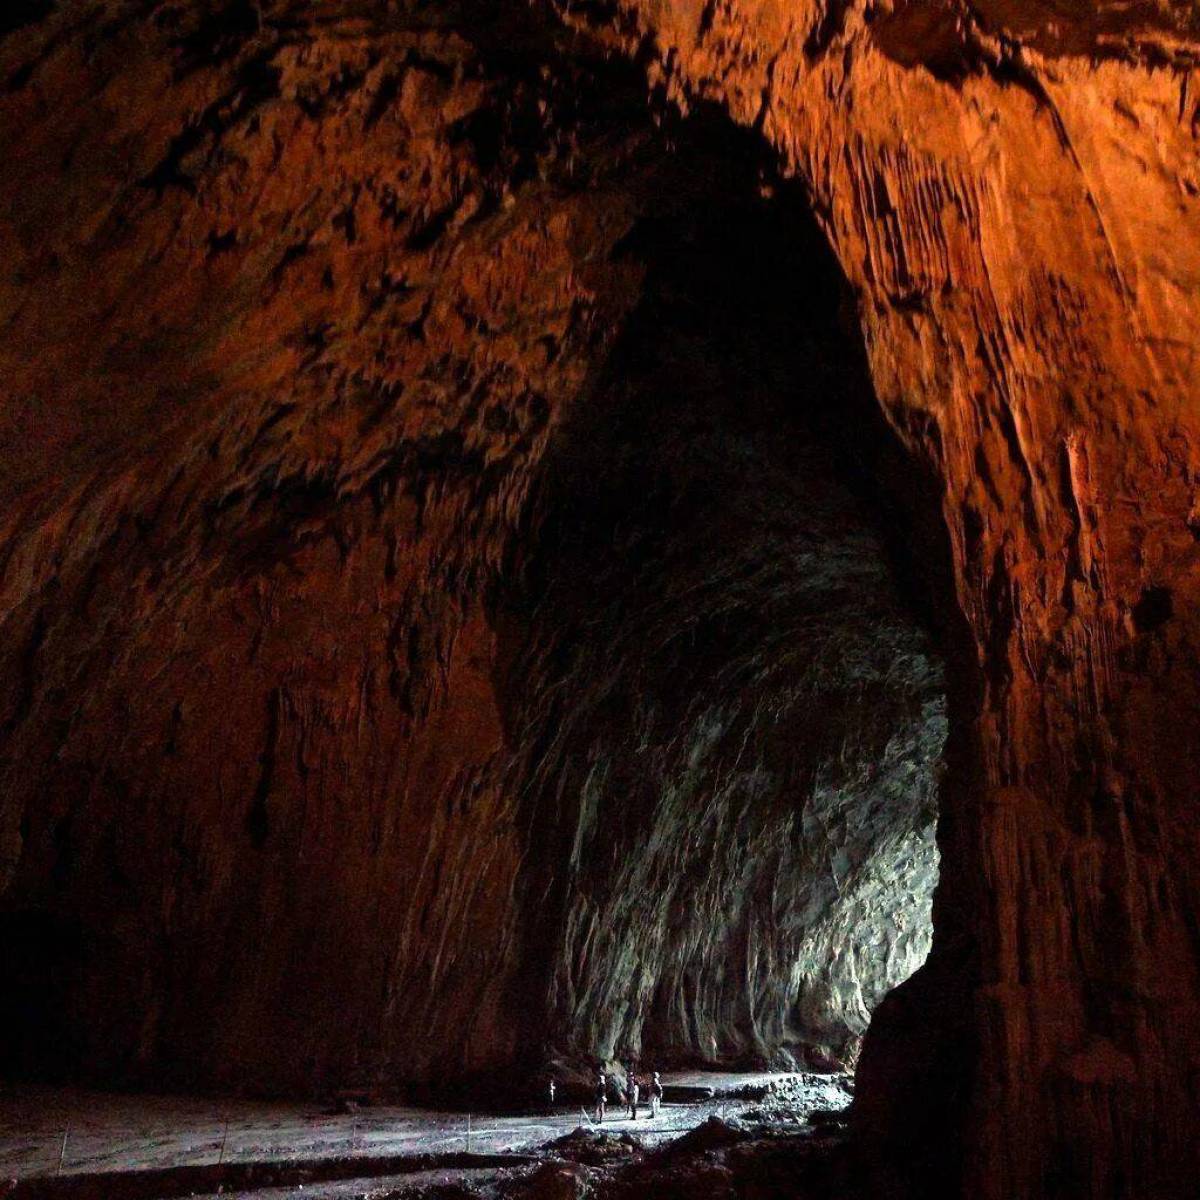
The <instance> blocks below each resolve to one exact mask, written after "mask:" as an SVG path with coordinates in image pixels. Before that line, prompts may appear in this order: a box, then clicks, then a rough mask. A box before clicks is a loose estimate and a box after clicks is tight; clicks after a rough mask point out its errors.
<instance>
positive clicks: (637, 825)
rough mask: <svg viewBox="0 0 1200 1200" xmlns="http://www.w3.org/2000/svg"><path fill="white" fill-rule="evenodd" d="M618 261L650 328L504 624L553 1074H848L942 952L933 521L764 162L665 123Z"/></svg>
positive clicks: (572, 474)
mask: <svg viewBox="0 0 1200 1200" xmlns="http://www.w3.org/2000/svg"><path fill="white" fill-rule="evenodd" d="M664 194H665V195H666V196H667V197H670V198H669V199H665V200H664V199H663V196H664ZM612 255H613V258H614V260H615V261H616V262H617V263H618V264H633V265H634V266H636V269H637V271H638V273H639V275H640V276H641V290H640V299H639V302H638V305H637V307H636V308H635V309H634V310H633V312H632V313H631V314H630V316H629V318H628V319H627V321H626V322H625V324H624V326H623V328H622V331H621V333H620V335H619V337H618V338H617V340H616V342H615V344H614V345H613V347H612V349H611V351H610V352H609V354H608V355H607V357H606V359H605V361H604V362H603V363H602V364H601V365H600V366H599V367H598V368H597V369H596V370H595V372H594V373H593V375H592V377H591V379H590V380H589V383H588V386H587V388H586V390H585V392H584V394H583V396H581V398H580V400H579V401H578V402H577V403H576V404H575V405H573V406H572V408H571V410H570V411H569V413H568V415H567V417H566V419H565V420H564V421H563V422H562V424H561V425H560V427H559V428H558V429H556V431H555V433H554V436H553V438H552V440H551V442H550V445H549V446H548V448H547V452H546V455H545V460H544V466H543V473H542V477H541V479H540V481H539V486H538V492H537V494H536V498H535V501H534V503H533V505H532V511H533V513H534V514H535V515H534V519H533V520H532V522H531V528H530V531H529V533H528V534H527V535H526V541H525V546H526V549H525V551H524V557H523V560H522V563H521V570H520V572H519V577H520V583H519V585H518V586H517V587H516V588H514V589H513V590H512V592H511V593H510V594H509V595H508V596H507V597H506V600H505V606H506V612H507V615H508V619H510V620H511V621H512V622H513V624H514V626H519V627H520V628H521V629H523V630H524V631H525V632H524V634H523V639H524V640H523V644H522V646H521V648H520V650H519V651H517V652H516V669H515V672H514V679H515V681H516V682H515V684H514V694H513V697H512V705H513V710H514V717H513V721H514V728H515V730H516V732H515V737H514V740H515V741H516V742H517V744H518V745H519V746H521V747H522V750H521V752H520V754H519V756H518V758H517V761H516V764H515V767H514V778H515V779H516V780H518V781H519V783H518V786H519V787H520V789H521V794H522V796H523V800H522V813H521V819H522V821H523V822H524V823H525V827H526V829H527V831H528V832H527V835H526V836H527V839H528V841H529V844H530V845H531V846H536V847H537V848H538V851H537V853H538V862H539V863H540V864H541V871H540V873H538V872H534V873H533V874H532V875H531V877H530V878H529V879H528V880H527V881H526V886H527V889H528V891H527V895H528V896H529V897H530V899H529V905H530V910H531V912H530V917H529V919H528V922H527V928H529V929H530V930H533V931H534V933H533V934H532V940H533V942H534V944H535V945H537V944H540V945H543V946H547V945H548V946H552V947H553V948H554V949H553V953H552V954H551V955H550V966H549V968H548V977H549V979H548V994H549V996H550V1005H551V1014H552V1022H553V1024H552V1026H551V1028H552V1033H551V1035H550V1050H551V1051H552V1053H554V1054H557V1055H559V1056H561V1057H562V1058H563V1059H565V1060H566V1061H580V1060H586V1059H591V1058H596V1059H599V1060H601V1061H618V1062H622V1063H628V1062H634V1063H643V1062H644V1063H649V1062H655V1063H661V1064H665V1065H671V1066H681V1065H706V1066H710V1067H711V1066H717V1067H722V1066H723V1067H726V1068H738V1067H740V1068H747V1067H757V1068H760V1069H761V1068H775V1069H780V1068H783V1069H793V1068H798V1067H799V1068H811V1067H817V1068H822V1069H834V1068H844V1067H846V1066H851V1067H852V1066H853V1064H854V1063H855V1061H856V1060H857V1055H858V1049H859V1045H860V1043H861V1039H862V1036H863V1033H864V1032H865V1029H866V1027H867V1024H868V1022H869V1020H870V1014H871V1013H872V1011H873V1010H874V1008H875V1007H876V1006H877V1004H878V1003H879V1001H880V1000H881V998H882V997H883V995H884V994H885V993H886V992H887V991H888V990H889V989H891V988H892V987H895V986H896V985H897V984H899V983H900V982H902V981H903V980H904V979H905V978H907V977H908V976H909V975H910V974H911V973H912V972H913V971H914V970H915V969H916V968H917V967H918V966H919V965H920V964H921V963H922V962H923V961H924V959H925V956H926V954H927V953H928V950H929V945H930V938H931V899H932V894H933V889H934V886H935V883H936V879H937V871H938V868H937V863H938V851H937V846H936V837H935V824H936V813H937V792H938V782H939V775H940V768H941V761H942V752H943V745H944V742H945V738H946V728H947V717H946V698H945V687H944V678H943V667H942V664H941V658H940V652H939V650H938V648H937V646H936V644H935V642H934V640H933V638H931V636H930V635H929V633H927V632H926V626H927V625H929V624H931V618H930V617H929V615H928V614H929V611H930V604H929V597H928V588H929V586H930V584H929V580H930V578H931V577H932V570H933V568H932V566H931V564H930V563H926V562H922V561H914V557H913V556H914V555H918V554H921V553H923V549H924V548H923V546H922V542H921V538H920V537H919V536H917V535H916V533H915V532H914V531H915V530H916V529H917V528H918V524H919V522H920V521H924V522H926V525H925V528H928V527H930V526H932V525H933V524H934V523H935V522H936V513H934V515H933V519H932V520H931V519H930V512H929V511H928V510H927V511H923V512H917V511H916V505H917V503H918V500H919V498H921V497H922V496H923V495H924V493H923V492H922V490H921V489H920V488H919V487H915V486H913V483H912V479H911V476H910V475H906V474H905V472H906V471H908V470H910V468H908V467H907V466H906V461H905V458H904V456H903V454H902V453H901V452H900V450H899V449H898V447H897V446H896V445H895V442H894V438H893V435H892V434H891V432H890V431H889V430H888V429H887V428H886V426H885V424H884V422H883V421H882V418H881V417H880V415H879V411H878V406H877V403H876V401H875V398H874V396H873V394H872V390H871V384H870V380H869V377H868V374H867V370H866V365H865V354H864V351H863V348H862V344H861V338H860V335H859V333H858V324H857V320H856V318H855V315H854V306H853V301H852V298H851V296H850V295H849V292H848V288H847V286H846V284H845V281H844V278H843V277H842V275H841V273H840V270H839V269H838V267H837V264H836V263H835V261H834V260H833V258H832V255H831V254H830V252H829V250H828V247H827V245H826V243H825V240H824V238H823V236H822V234H821V233H820V231H819V229H818V228H817V225H816V222H815V220H814V218H813V215H812V213H811V211H810V210H809V208H808V206H807V204H806V202H805V200H804V197H803V195H802V193H801V191H800V189H799V188H796V187H789V186H786V185H784V184H782V183H781V182H780V181H779V180H778V179H776V178H775V177H774V176H773V173H772V168H771V164H770V162H769V160H768V159H767V158H766V157H765V156H764V155H763V154H762V151H761V149H760V148H759V147H758V145H757V143H756V140H755V139H754V138H752V137H751V136H749V135H747V134H744V133H741V132H740V131H737V130H735V129H733V128H732V127H731V126H730V125H729V123H728V122H727V121H725V120H723V119H722V118H721V116H719V115H717V114H713V113H704V112H701V113H700V114H699V115H696V116H694V117H692V118H691V119H689V120H688V121H685V122H683V123H681V125H680V126H679V127H678V128H676V129H674V130H673V131H672V148H671V166H670V174H669V177H668V181H667V184H666V186H665V187H661V189H660V191H659V193H658V197H657V199H656V202H655V205H654V207H653V208H652V211H651V212H650V213H648V214H646V215H643V216H642V217H641V218H639V220H638V221H637V222H636V223H635V224H634V226H633V227H632V228H631V230H630V231H629V233H628V234H627V235H626V236H625V237H624V238H623V239H622V241H621V242H620V243H619V244H618V245H617V246H616V247H615V248H614V250H613V251H612ZM889 486H894V487H897V488H903V489H905V494H906V495H907V496H909V497H910V499H909V501H908V506H909V507H908V510H907V511H906V510H905V508H904V507H902V506H901V505H900V504H899V503H898V502H897V501H896V500H895V499H894V498H890V497H889V495H888V488H889ZM918 614H919V615H918ZM544 988H547V984H546V983H544V982H542V981H539V983H538V985H537V990H538V992H539V993H540V992H541V991H542V990H543V989H544Z"/></svg>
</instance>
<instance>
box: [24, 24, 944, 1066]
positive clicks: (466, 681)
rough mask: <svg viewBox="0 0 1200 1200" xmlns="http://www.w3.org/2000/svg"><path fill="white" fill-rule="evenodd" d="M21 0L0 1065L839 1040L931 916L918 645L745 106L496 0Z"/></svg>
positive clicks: (761, 1045)
mask: <svg viewBox="0 0 1200 1200" xmlns="http://www.w3.org/2000/svg"><path fill="white" fill-rule="evenodd" d="M22 11H25V10H22ZM27 16H28V17H29V20H28V21H27V22H25V23H20V22H18V23H17V25H16V27H15V28H11V29H9V30H8V31H7V36H6V37H5V39H4V41H3V42H0V79H3V80H4V81H5V82H4V92H3V95H2V96H0V139H2V144H0V157H2V158H3V160H4V161H5V163H6V164H7V165H6V175H5V181H4V191H3V208H2V214H3V215H2V218H0V254H2V257H3V261H4V262H5V264H6V267H5V271H4V277H3V285H2V290H0V327H2V330H3V334H2V336H0V377H2V378H3V379H4V405H3V417H2V420H3V426H2V429H0V437H2V439H3V441H2V446H3V461H4V468H5V469H4V473H3V479H2V484H0V486H2V487H3V500H4V503H5V517H4V527H3V537H2V543H0V544H2V547H3V550H2V553H3V558H2V561H3V584H2V586H3V592H2V600H0V616H2V619H3V642H2V646H0V653H2V654H3V656H4V657H3V662H2V664H0V680H2V681H3V688H4V691H3V707H2V710H0V719H2V721H3V743H2V746H3V749H2V757H0V794H2V795H3V800H4V803H3V810H2V821H3V826H2V832H0V854H2V859H0V862H2V864H3V865H2V870H3V875H2V885H3V889H4V890H3V912H2V914H0V925H2V927H3V935H4V937H3V944H4V946H5V953H6V956H7V957H9V960H10V961H12V962H13V963H14V964H15V970H14V972H13V974H14V977H15V979H16V986H15V987H14V988H13V989H11V990H10V992H9V994H8V1003H9V1005H10V1007H14V1006H15V1008H16V1009H17V1011H15V1012H10V1013H9V1014H8V1021H7V1027H8V1028H9V1029H13V1030H16V1031H17V1036H16V1037H15V1038H14V1039H13V1040H12V1043H11V1045H10V1046H9V1047H8V1048H7V1050H8V1053H7V1059H8V1063H9V1065H15V1066H17V1067H23V1068H26V1069H29V1068H35V1069H43V1070H44V1069H45V1068H46V1067H47V1065H49V1064H54V1063H56V1064H57V1065H59V1066H61V1067H62V1068H64V1069H67V1070H70V1071H75V1070H79V1069H84V1070H86V1071H88V1072H90V1073H92V1074H99V1075H101V1076H102V1077H105V1078H108V1079H119V1080H153V1081H155V1082H157V1083H163V1082H170V1083H176V1084H179V1083H183V1084H187V1085H189V1086H197V1085H203V1086H223V1087H238V1088H246V1087H250V1088H256V1089H267V1088H269V1089H277V1088H287V1089H295V1090H309V1089H312V1088H314V1087H320V1086H326V1085H331V1084H338V1083H344V1082H349V1081H361V1080H368V1081H380V1082H384V1083H388V1084H399V1083H434V1084H443V1085H444V1084H447V1083H450V1082H454V1081H458V1080H462V1079H470V1078H478V1077H480V1076H487V1075H492V1076H493V1077H494V1076H496V1075H497V1073H500V1072H507V1071H509V1070H510V1069H511V1068H512V1067H513V1066H514V1064H518V1063H519V1064H520V1065H521V1066H522V1068H524V1067H526V1066H527V1065H528V1063H529V1062H530V1061H531V1058H532V1056H534V1055H540V1054H541V1053H543V1052H544V1051H546V1050H547V1049H549V1050H551V1051H555V1052H561V1053H565V1054H567V1055H568V1056H570V1055H588V1056H590V1055H592V1054H601V1055H605V1054H609V1053H613V1052H620V1053H622V1054H629V1053H635V1052H637V1051H638V1050H639V1049H642V1048H644V1049H645V1050H647V1051H653V1052H654V1053H655V1054H657V1055H658V1056H659V1058H660V1059H662V1060H664V1061H665V1060H666V1059H667V1058H669V1057H674V1058H692V1059H694V1058H703V1059H713V1058H716V1059H721V1060H726V1061H728V1060H733V1059H738V1060H764V1059H772V1058H777V1057H779V1056H780V1055H789V1054H793V1053H809V1052H815V1053H817V1054H818V1055H825V1056H828V1055H830V1054H832V1055H840V1054H845V1053H849V1052H852V1050H853V1048H854V1044H855V1041H856V1039H857V1037H858V1036H859V1035H860V1034H861V1033H862V1030H863V1028H864V1026H865V1023H866V1020H867V1014H868V1011H869V1009H870V1008H871V1007H872V1006H873V1005H874V1004H875V1003H876V1002H877V1001H878V999H879V997H880V996H881V994H882V993H883V992H884V991H885V990H886V989H887V988H888V987H889V986H891V985H892V984H894V983H896V982H898V981H899V980H900V979H901V978H903V977H904V976H905V975H907V974H908V973H909V972H910V971H911V970H912V969H913V967H914V966H915V965H916V964H917V963H918V962H919V961H920V959H921V958H922V957H923V955H924V952H925V949H926V947H927V942H928V936H929V931H928V924H927V910H928V903H929V889H930V887H931V885H932V879H933V874H934V871H935V859H936V851H935V849H934V847H933V843H932V798H933V787H934V773H935V767H936V762H937V760H938V757H939V754H940V748H941V742H942V738H943V734H944V713H943V705H942V700H941V681H940V668H939V667H938V666H937V665H936V663H935V662H934V661H933V660H932V659H931V658H930V653H929V649H928V647H927V645H926V640H925V638H924V637H923V636H922V635H921V634H920V633H919V632H918V630H917V627H916V624H915V622H914V620H913V618H912V617H911V616H909V615H907V614H906V612H905V609H904V606H903V605H902V603H901V602H900V600H899V598H898V595H897V592H896V588H895V587H894V585H893V584H892V583H891V581H890V577H889V573H888V570H887V567H886V565H885V546H884V544H883V542H882V541H881V539H880V537H879V536H878V535H876V534H874V533H872V532H871V531H870V520H869V518H868V515H867V510H866V504H867V501H865V500H863V499H862V498H860V497H859V496H858V495H857V494H856V492H855V490H854V488H852V487H848V486H847V484H846V483H845V481H844V480H845V478H850V477H851V476H852V475H853V470H852V469H851V468H850V467H846V466H842V467H839V466H838V465H837V464H836V463H835V462H834V459H835V458H836V457H837V456H838V455H839V454H840V455H843V457H845V458H846V459H847V462H849V463H851V467H852V466H853V462H855V461H857V462H859V464H860V465H859V467H858V470H859V473H860V475H861V474H862V473H863V471H864V470H866V471H869V462H868V460H869V458H870V452H869V451H870V446H871V445H873V444H874V443H873V441H872V439H873V438H874V437H875V435H871V436H870V437H867V438H865V441H866V443H867V447H864V446H862V445H859V446H857V447H856V448H855V449H856V451H857V453H856V454H851V453H850V451H849V450H848V449H846V448H843V449H842V450H838V449H836V448H835V447H833V444H832V443H831V442H830V439H829V437H828V426H829V425H830V424H831V420H830V417H831V414H834V413H836V412H837V411H839V410H840V409H841V408H843V407H851V406H857V409H858V410H861V409H863V408H864V407H867V406H866V405H865V401H866V400H867V399H868V390H867V389H868V384H867V381H866V378H865V367H864V362H863V359H862V355H861V350H856V346H857V345H858V343H857V341H856V337H854V336H850V335H849V334H848V333H847V332H846V328H845V326H844V324H840V323H839V311H840V309H841V308H842V307H843V302H844V296H843V295H842V293H841V291H840V290H839V289H840V287H841V283H840V277H839V275H838V273H837V271H836V269H834V268H833V266H832V263H831V260H830V259H829V256H828V252H827V249H826V248H825V247H824V246H823V245H822V244H821V242H820V241H819V239H817V238H814V237H813V236H812V233H811V231H810V230H809V218H808V216H807V215H806V214H807V210H806V208H805V207H804V206H803V205H802V204H801V203H800V202H799V201H798V200H797V199H796V197H795V196H790V195H789V197H788V199H787V201H786V204H787V207H785V208H784V209H783V210H782V211H781V212H778V211H776V207H777V206H773V205H772V204H770V203H768V201H767V200H766V199H764V198H763V197H761V196H760V195H759V182H760V173H761V172H762V171H764V170H765V165H764V164H763V163H762V161H761V160H760V157H759V155H758V151H757V148H756V147H757V143H756V142H755V141H754V139H753V138H745V137H738V136H735V135H734V134H733V133H732V132H731V131H730V128H729V126H728V122H727V121H726V122H722V121H720V120H716V119H715V118H713V119H712V120H709V121H707V122H691V123H685V124H684V125H682V126H679V125H678V124H677V123H676V124H674V125H672V126H671V127H670V128H666V129H657V128H656V126H655V124H654V122H653V121H652V120H651V116H650V113H649V111H648V109H647V105H646V97H645V85H644V81H643V79H642V77H641V75H640V73H638V72H637V71H635V70H634V69H633V68H631V67H629V66H628V65H625V64H623V63H621V62H620V61H613V62H609V63H607V64H605V63H600V62H598V61H592V60H590V59H589V58H588V55H587V53H586V52H585V51H586V47H582V46H581V45H580V43H579V41H578V38H577V37H576V35H575V34H573V33H571V32H570V31H567V30H564V29H563V28H562V27H561V26H559V25H558V24H557V23H554V22H552V21H551V20H550V19H549V16H548V15H547V14H542V15H541V16H540V17H539V16H537V14H534V13H531V12H530V11H529V10H527V9H526V8H525V7H524V6H523V5H518V6H512V7H511V8H510V7H509V6H500V7H498V8H497V9H495V10H491V9H484V8H482V7H475V8H471V9H470V10H467V11H464V12H457V11H454V10H447V11H444V12H440V13H437V14H433V15H431V14H425V15H424V16H420V17H418V15H416V14H404V13H401V12H399V11H398V10H396V9H395V6H389V5H372V4H363V3H359V4H345V5H329V4H323V5H319V6H318V5H303V4H301V5H285V4H278V5H271V4H263V5H258V4H251V3H243V2H241V0H234V2H232V3H221V4H216V3H213V4H201V5H197V4H191V3H188V4H173V3H165V2H164V3H149V4H145V3H142V4H133V3H112V4H94V3H92V4H74V5H63V6H60V7H58V8H56V9H53V10H52V11H51V10H49V9H47V10H46V11H43V10H42V9H39V8H38V7H37V6H33V7H32V8H29V9H28V12H27ZM772 213H774V215H772ZM766 223H769V227H768V225H767V224H766ZM739 225H740V226H741V227H743V232H742V235H741V240H740V241H738V240H736V239H731V230H732V229H733V228H735V227H737V226H739ZM756 227H757V229H758V232H757V233H756V232H755V230H756ZM805 231H808V232H805ZM767 235H769V236H767ZM747 254H748V255H751V256H752V259H751V260H750V261H747V262H746V263H743V262H742V261H741V258H742V257H744V256H745V255H747ZM698 272H704V276H703V278H700V279H697V278H694V276H696V274H697V273H698ZM832 423H834V424H836V421H834V422H832ZM855 440H857V441H860V442H861V441H863V440H864V439H863V438H862V437H861V436H857V435H856V439H855ZM864 455H865V457H864ZM852 460H853V461H852ZM863 464H865V466H864V465H863ZM896 885H899V887H900V888H901V889H903V890H897V886H896ZM868 930H869V932H868Z"/></svg>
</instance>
